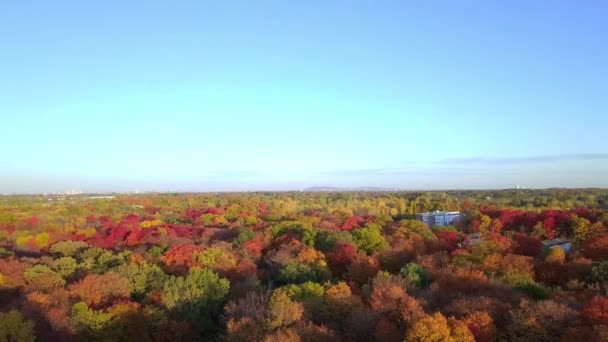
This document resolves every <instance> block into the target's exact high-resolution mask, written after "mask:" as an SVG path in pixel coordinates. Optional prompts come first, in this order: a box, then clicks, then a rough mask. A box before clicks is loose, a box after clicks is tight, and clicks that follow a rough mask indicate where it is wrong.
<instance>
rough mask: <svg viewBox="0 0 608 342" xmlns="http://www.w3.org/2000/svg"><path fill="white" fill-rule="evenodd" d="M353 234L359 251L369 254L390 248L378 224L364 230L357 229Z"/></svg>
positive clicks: (368, 226) (370, 225)
mask: <svg viewBox="0 0 608 342" xmlns="http://www.w3.org/2000/svg"><path fill="white" fill-rule="evenodd" d="M352 234H353V240H354V241H355V244H356V245H357V249H359V250H362V251H365V252H366V253H367V254H372V253H373V252H376V251H380V250H383V249H385V248H387V247H388V244H387V243H386V240H385V239H384V236H382V229H381V228H380V226H378V225H376V224H368V225H367V226H365V227H363V228H359V229H355V230H353V233H352Z"/></svg>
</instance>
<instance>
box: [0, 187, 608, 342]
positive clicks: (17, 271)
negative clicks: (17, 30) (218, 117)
mask: <svg viewBox="0 0 608 342" xmlns="http://www.w3.org/2000/svg"><path fill="white" fill-rule="evenodd" d="M606 203H608V192H606V191H604V190H563V189H555V190H542V191H541V190H538V191H536V190H529V191H528V190H526V191H453V192H448V193H440V192H426V193H424V192H386V193H382V192H378V193H357V192H345V193H329V192H328V193H306V192H302V193H300V192H297V193H296V192H294V193H247V194H236V193H235V194H145V195H115V196H114V197H113V198H90V197H89V196H87V195H80V196H68V197H67V199H64V198H63V197H60V196H53V195H50V196H27V197H25V196H3V197H1V198H0V341H4V340H6V341H33V340H35V339H37V340H51V341H72V340H76V341H80V340H92V341H99V340H101V341H107V340H121V341H122V340H129V341H131V340H133V341H174V340H182V341H196V340H208V341H219V340H226V341H311V342H312V341H374V340H375V341H387V342H388V341H454V342H456V341H458V342H460V341H477V342H480V341H481V342H491V341H557V340H564V341H569V340H583V341H584V340H588V341H605V340H607V339H608V316H607V312H608V299H607V297H606V293H607V292H606V291H608V228H607V227H608V207H606ZM435 210H450V211H452V210H461V212H463V213H464V214H465V215H464V216H463V217H462V219H461V220H459V221H457V222H456V223H454V226H441V227H439V226H435V227H429V226H427V225H426V224H425V223H423V222H422V221H421V220H419V219H417V218H416V214H417V213H419V212H426V211H435ZM473 232H475V233H476V234H475V235H472V234H471V233H473ZM558 238H559V239H562V240H564V241H567V242H568V243H569V245H567V246H551V248H549V247H548V246H547V243H546V242H545V243H544V244H543V241H544V240H549V239H558ZM556 241H557V240H556ZM559 241H561V240H559Z"/></svg>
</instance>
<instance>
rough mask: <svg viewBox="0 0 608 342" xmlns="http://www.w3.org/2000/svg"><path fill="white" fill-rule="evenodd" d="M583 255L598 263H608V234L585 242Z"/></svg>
mask: <svg viewBox="0 0 608 342" xmlns="http://www.w3.org/2000/svg"><path fill="white" fill-rule="evenodd" d="M582 250H583V254H584V255H585V256H586V257H587V258H590V259H593V260H597V261H608V234H602V235H599V236H596V237H594V238H592V239H588V240H587V241H585V243H584V244H583V247H582Z"/></svg>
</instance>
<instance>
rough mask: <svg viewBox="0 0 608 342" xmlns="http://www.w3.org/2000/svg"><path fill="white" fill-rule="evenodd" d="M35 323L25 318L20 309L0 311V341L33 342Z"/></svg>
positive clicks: (34, 338)
mask: <svg viewBox="0 0 608 342" xmlns="http://www.w3.org/2000/svg"><path fill="white" fill-rule="evenodd" d="M35 340H36V336H35V334H34V323H33V322H32V321H29V320H24V319H23V315H21V313H20V312H19V311H16V310H12V311H9V312H7V313H0V342H11V341H14V342H30V341H31V342H33V341H35Z"/></svg>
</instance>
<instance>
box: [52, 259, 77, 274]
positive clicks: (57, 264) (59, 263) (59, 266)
mask: <svg viewBox="0 0 608 342" xmlns="http://www.w3.org/2000/svg"><path fill="white" fill-rule="evenodd" d="M53 268H54V269H55V271H57V273H59V275H61V276H62V277H63V278H68V277H70V276H71V275H72V274H74V272H76V270H77V269H78V262H77V261H76V259H74V258H72V257H61V258H59V259H55V261H53Z"/></svg>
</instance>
